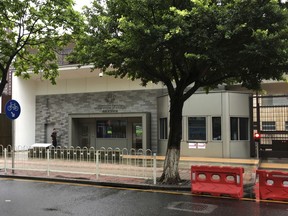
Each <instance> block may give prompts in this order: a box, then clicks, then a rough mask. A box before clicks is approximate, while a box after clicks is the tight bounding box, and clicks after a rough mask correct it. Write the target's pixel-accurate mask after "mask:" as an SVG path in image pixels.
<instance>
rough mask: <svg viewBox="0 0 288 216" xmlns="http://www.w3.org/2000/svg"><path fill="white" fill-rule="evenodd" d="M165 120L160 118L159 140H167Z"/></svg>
mask: <svg viewBox="0 0 288 216" xmlns="http://www.w3.org/2000/svg"><path fill="white" fill-rule="evenodd" d="M167 128H168V127H167V118H160V139H167V138H168V133H167V131H168V129H167Z"/></svg>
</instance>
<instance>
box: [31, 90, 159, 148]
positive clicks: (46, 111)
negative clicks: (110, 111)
mask: <svg viewBox="0 0 288 216" xmlns="http://www.w3.org/2000/svg"><path fill="white" fill-rule="evenodd" d="M111 93H112V94H113V96H114V102H113V104H115V105H124V109H121V110H118V112H119V113H135V112H149V113H150V114H151V147H152V151H153V152H156V151H157V122H158V117H157V97H158V96H160V94H161V93H162V91H161V90H138V91H117V92H99V93H79V94H61V95H44V96H43V95H42V96H37V97H36V132H35V134H36V137H35V140H36V142H39V143H42V142H45V125H46V124H54V125H55V127H56V128H59V134H61V136H60V140H59V143H60V144H61V145H62V146H69V140H68V129H69V125H68V121H69V114H76V113H77V114H82V113H85V114H88V113H91V114H95V113H102V110H99V107H98V106H99V105H103V104H107V101H106V100H107V95H108V94H111Z"/></svg>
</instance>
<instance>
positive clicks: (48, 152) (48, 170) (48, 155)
mask: <svg viewBox="0 0 288 216" xmlns="http://www.w3.org/2000/svg"><path fill="white" fill-rule="evenodd" d="M47 176H48V177H49V176H50V150H49V149H47Z"/></svg>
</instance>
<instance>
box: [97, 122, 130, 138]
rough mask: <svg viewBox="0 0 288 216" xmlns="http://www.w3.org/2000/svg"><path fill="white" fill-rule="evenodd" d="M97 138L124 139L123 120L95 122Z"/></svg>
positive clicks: (124, 124) (124, 128)
mask: <svg viewBox="0 0 288 216" xmlns="http://www.w3.org/2000/svg"><path fill="white" fill-rule="evenodd" d="M96 124H97V138H126V126H127V122H126V121H125V120H99V121H97V123H96Z"/></svg>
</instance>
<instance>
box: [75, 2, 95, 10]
mask: <svg viewBox="0 0 288 216" xmlns="http://www.w3.org/2000/svg"><path fill="white" fill-rule="evenodd" d="M74 1H75V3H76V4H75V9H77V10H81V8H82V7H83V6H84V5H89V4H90V3H91V2H92V0H74Z"/></svg>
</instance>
